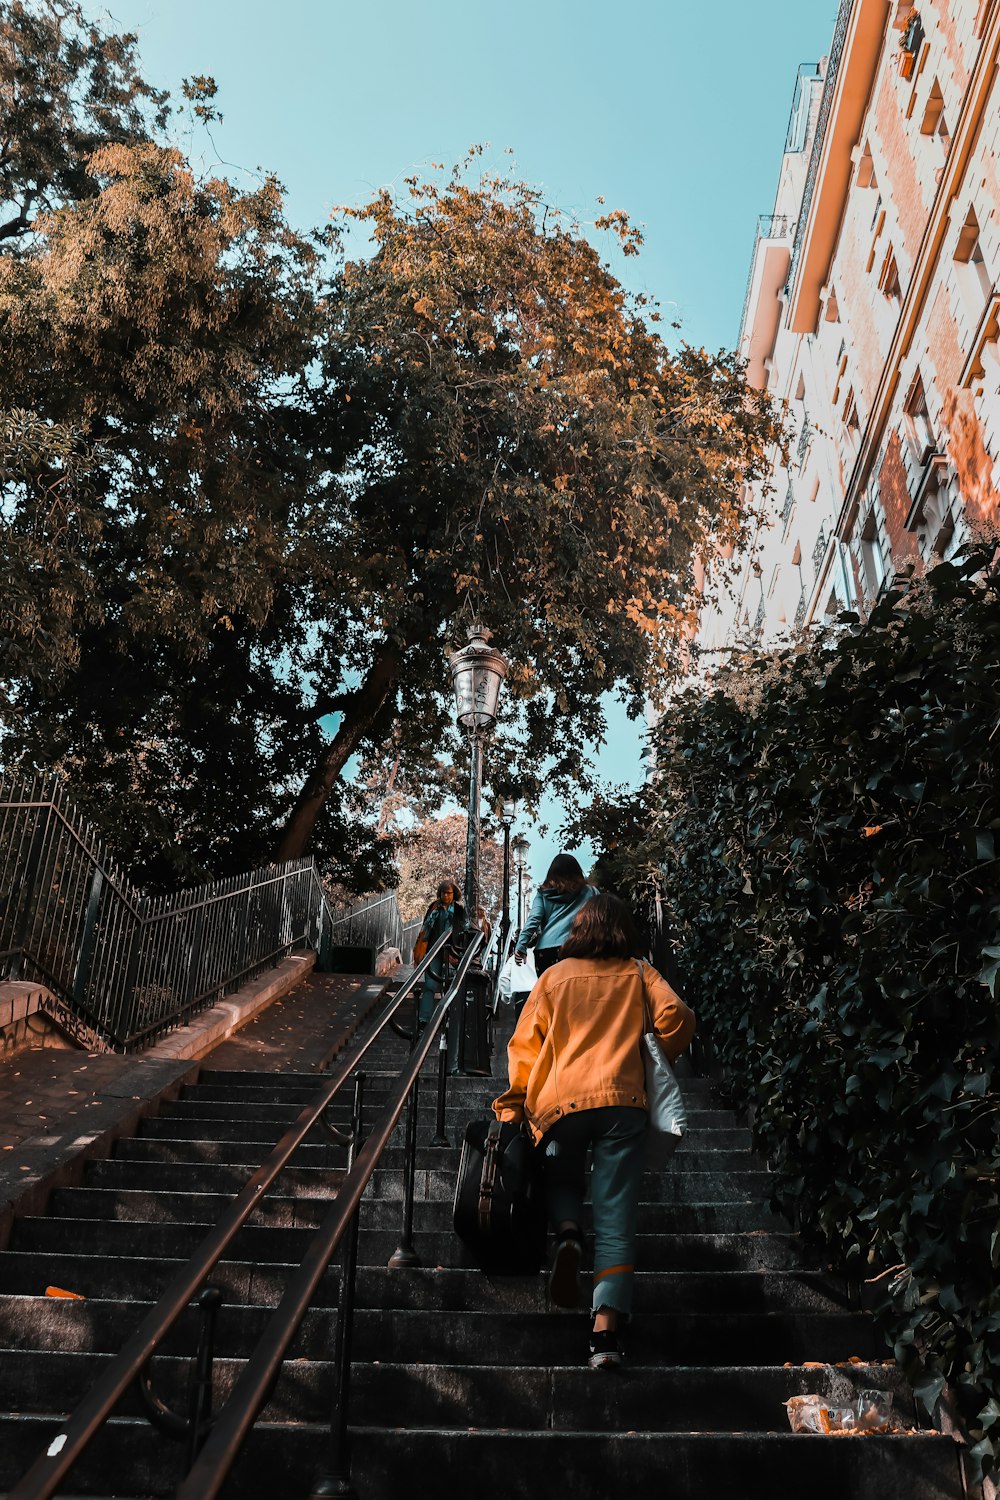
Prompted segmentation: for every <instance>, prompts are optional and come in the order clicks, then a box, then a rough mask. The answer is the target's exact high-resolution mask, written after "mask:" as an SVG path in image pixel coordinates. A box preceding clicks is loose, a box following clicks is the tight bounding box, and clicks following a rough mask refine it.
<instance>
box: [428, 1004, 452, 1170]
mask: <svg viewBox="0 0 1000 1500" xmlns="http://www.w3.org/2000/svg"><path fill="white" fill-rule="evenodd" d="M447 1098H448V1034H447V1031H442V1033H441V1040H440V1042H439V1043H438V1092H437V1122H436V1128H435V1131H434V1139H433V1140H432V1141H431V1145H432V1146H450V1145H451V1142H450V1141H449V1139H448V1137H447V1135H446V1134H445V1128H444V1123H445V1121H444V1112H445V1104H446V1102H447Z"/></svg>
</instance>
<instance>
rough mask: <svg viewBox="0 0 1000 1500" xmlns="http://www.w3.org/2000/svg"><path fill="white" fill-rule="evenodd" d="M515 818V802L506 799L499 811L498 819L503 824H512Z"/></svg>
mask: <svg viewBox="0 0 1000 1500" xmlns="http://www.w3.org/2000/svg"><path fill="white" fill-rule="evenodd" d="M516 817H517V803H516V802H511V801H510V800H509V799H508V800H507V801H506V802H505V803H504V805H503V807H502V808H501V810H500V819H501V821H502V822H504V823H513V821H514V819H515V818H516Z"/></svg>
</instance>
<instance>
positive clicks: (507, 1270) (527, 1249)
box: [455, 1119, 546, 1276]
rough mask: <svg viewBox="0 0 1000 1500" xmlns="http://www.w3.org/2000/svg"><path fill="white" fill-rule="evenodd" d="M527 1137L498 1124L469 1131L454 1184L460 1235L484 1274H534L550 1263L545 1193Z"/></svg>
mask: <svg viewBox="0 0 1000 1500" xmlns="http://www.w3.org/2000/svg"><path fill="white" fill-rule="evenodd" d="M540 1167H541V1163H540V1161H539V1158H538V1155H537V1153H536V1150H535V1147H534V1146H533V1145H532V1143H531V1139H530V1137H529V1136H528V1134H527V1132H526V1131H525V1130H524V1129H522V1127H521V1126H520V1125H510V1124H501V1123H500V1121H499V1120H495V1119H489V1120H472V1121H471V1122H470V1123H469V1124H468V1125H467V1126H466V1127H465V1140H464V1142H463V1144H462V1159H461V1162H460V1163H459V1168H458V1182H457V1183H456V1185H455V1233H456V1234H457V1235H458V1237H459V1239H460V1240H463V1241H464V1242H465V1244H467V1245H468V1246H469V1248H470V1250H471V1251H472V1252H473V1254H474V1255H475V1257H476V1259H477V1260H478V1262H479V1264H480V1265H481V1266H482V1268H483V1270H484V1271H491V1272H493V1273H494V1274H495V1275H498V1276H504V1275H506V1276H530V1275H533V1274H534V1273H535V1272H536V1271H537V1270H538V1268H539V1266H540V1265H541V1263H542V1261H543V1260H544V1258H545V1230H546V1217H545V1188H544V1185H543V1182H542V1176H541V1170H540Z"/></svg>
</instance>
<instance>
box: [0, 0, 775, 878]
mask: <svg viewBox="0 0 1000 1500" xmlns="http://www.w3.org/2000/svg"><path fill="white" fill-rule="evenodd" d="M213 92H214V85H213V84H212V82H211V80H208V79H201V78H196V79H194V80H192V81H189V82H188V83H187V84H186V86H185V93H186V97H187V107H188V108H193V110H194V111H195V113H202V114H203V115H204V114H211V112H212V109H213V107H214V106H213V105H212V104H211V98H212V94H213ZM50 94H51V95H52V96H53V97H54V98H55V100H56V106H55V108H54V109H53V111H52V120H53V122H54V123H53V125H52V128H51V135H50V139H49V140H48V142H47V144H46V143H45V142H43V145H44V149H37V150H36V149H34V147H33V146H31V143H32V142H33V141H35V137H36V135H37V130H38V120H39V118H40V116H41V113H42V112H41V108H40V101H42V100H43V99H44V98H46V97H47V96H48V95H50ZM0 108H2V109H3V110H4V112H5V114H10V117H11V118H12V119H13V120H14V122H15V130H21V131H23V133H24V141H23V142H16V143H15V149H14V150H13V151H12V152H8V153H7V154H6V155H5V158H4V162H3V164H2V168H0V170H2V173H3V175H2V177H0V191H2V193H3V198H4V204H3V205H0V347H2V350H3V352H2V353H0V463H2V465H3V469H2V483H3V494H4V506H3V511H2V518H0V519H2V525H0V569H2V576H3V578H4V580H5V581H6V582H7V583H8V585H9V588H8V592H7V596H6V598H7V601H8V602H7V604H6V605H5V613H6V614H7V615H8V618H7V619H5V622H4V625H5V628H4V631H3V643H2V645H0V653H2V655H0V669H2V675H3V685H4V692H3V698H2V700H0V717H2V735H3V738H2V741H0V745H2V751H3V759H4V761H5V763H6V764H7V765H8V766H12V767H22V768H23V767H32V768H34V767H36V766H46V767H56V768H60V769H62V770H64V771H65V773H66V774H67V775H68V776H69V777H70V779H71V781H72V784H73V787H74V790H75V791H76V792H77V795H79V796H81V797H82V799H83V800H84V801H85V802H86V804H87V808H88V811H89V812H90V814H91V816H97V817H98V820H99V821H101V822H102V823H103V824H105V826H106V827H107V828H108V830H109V832H111V833H112V835H113V839H114V842H115V844H116V846H117V847H118V848H119V850H120V852H121V853H122V855H123V857H125V858H128V859H129V860H130V861H132V862H138V865H139V867H140V874H142V873H145V874H146V876H147V878H154V879H155V878H161V879H165V878H167V876H168V875H170V874H173V873H176V871H177V870H178V869H181V870H183V871H186V872H187V873H194V872H195V871H204V870H210V871H220V870H223V869H226V868H235V867H236V866H237V865H238V864H247V863H249V862H252V861H253V860H256V859H260V858H262V857H266V856H267V855H269V854H272V853H274V852H275V851H277V852H279V853H280V855H281V856H282V857H291V856H293V855H296V854H299V853H302V852H304V851H305V850H306V849H308V848H312V849H314V850H315V851H316V852H317V854H318V855H319V856H320V858H321V860H322V861H324V862H325V863H327V864H328V865H329V866H330V867H331V869H333V871H334V873H335V875H336V876H337V877H338V878H344V876H345V875H349V876H351V877H353V878H355V879H357V880H359V881H360V882H361V883H363V884H364V883H368V884H370V883H371V882H372V881H373V880H375V879H377V878H384V877H385V874H386V860H385V858H384V856H385V854H386V853H387V852H391V851H387V848H386V843H385V840H381V841H380V840H379V839H378V837H377V830H376V829H374V828H371V829H369V828H367V827H366V825H365V820H364V819H363V818H362V819H360V820H359V819H358V818H357V816H356V815H355V814H354V813H353V812H352V810H351V808H350V806H349V799H348V787H347V783H346V778H347V777H348V772H349V771H350V770H352V769H353V768H354V767H355V766H356V764H357V760H358V758H360V761H361V764H362V766H363V769H364V772H365V774H367V775H371V776H375V777H376V778H377V776H378V774H379V768H380V767H381V765H382V764H383V763H386V764H388V763H392V764H394V765H398V764H399V763H400V762H402V764H403V765H404V766H405V768H406V774H407V776H408V778H409V779H410V781H411V782H413V783H421V782H425V783H426V784H427V785H430V786H437V785H440V786H441V788H442V792H443V790H444V789H445V787H446V784H447V781H448V776H447V774H446V773H444V772H443V771H442V767H447V766H449V765H450V764H453V763H454V762H455V761H456V759H458V760H460V757H461V746H460V745H459V744H458V742H457V741H456V737H455V733H454V730H453V729H452V727H451V714H452V710H451V703H450V685H449V678H448V671H447V661H446V658H447V655H448V652H449V651H451V650H453V649H455V648H456V647H457V646H460V645H461V644H463V642H464V638H465V631H466V627H467V626H468V625H469V624H470V623H471V621H472V620H473V619H474V618H477V617H479V618H482V619H483V620H484V621H485V622H486V623H487V624H488V625H489V627H490V628H491V630H492V631H493V634H494V639H495V641H496V643H497V644H498V645H499V646H500V647H501V648H502V649H503V651H504V653H505V654H506V655H507V656H508V657H509V659H510V661H511V673H510V676H509V678H508V687H507V690H506V693H505V699H504V703H505V708H504V712H503V717H502V721H501V724H500V726H499V729H498V736H499V741H500V744H499V746H498V748H497V750H496V751H495V752H494V753H493V754H491V756H490V757H489V766H490V768H492V769H491V771H490V774H491V775H492V778H493V785H492V788H491V790H492V792H493V793H494V794H497V795H502V794H503V793H504V792H505V791H508V790H511V789H513V788H514V787H516V788H517V790H518V791H520V793H521V794H522V795H524V796H526V797H527V798H528V799H529V800H531V799H532V798H533V797H536V796H537V795H538V793H539V792H540V790H541V784H542V780H543V778H544V779H547V781H548V784H549V785H550V786H553V787H555V788H556V789H557V790H566V789H568V788H569V787H570V786H571V785H573V784H575V783H578V782H579V781H580V780H581V778H586V775H587V766H586V763H585V759H584V756H583V752H582V748H581V747H582V745H583V743H584V742H585V741H586V740H599V739H600V738H601V736H602V733H603V729H604V719H603V710H602V705H601V700H602V696H603V695H605V694H607V693H609V692H617V693H618V694H619V696H621V697H622V698H623V699H624V700H625V701H626V702H627V703H628V705H629V707H630V708H631V710H633V711H634V712H640V711H641V709H642V707H643V704H644V703H645V701H646V700H647V699H649V698H652V699H653V700H654V701H656V700H660V699H662V696H663V694H664V692H665V691H666V689H667V688H668V686H669V684H670V682H671V680H672V678H673V677H674V676H675V674H676V671H677V667H678V661H679V659H680V658H681V657H682V655H683V645H684V641H685V639H686V637H687V634H688V632H689V630H690V626H691V623H692V619H693V610H694V606H695V601H696V597H697V596H696V584H695V565H696V560H697V559H698V557H699V556H704V555H706V554H707V553H709V552H712V551H714V550H716V549H717V548H718V547H719V546H720V545H723V544H726V543H733V542H736V541H737V540H738V539H739V536H740V534H741V531H742V529H743V527H744V526H745V525H746V523H747V519H748V518H747V517H746V516H745V515H744V513H743V511H742V509H741V506H742V496H743V494H744V485H745V483H746V481H747V480H748V479H754V478H757V477H758V476H760V475H761V474H762V473H763V472H764V470H765V467H766V465H765V458H766V453H767V450H768V448H769V447H770V446H771V445H772V444H773V442H774V441H775V440H776V439H777V438H778V437H779V435H780V434H779V422H778V420H777V418H776V416H775V413H774V412H773V410H772V409H771V407H770V406H769V404H768V402H767V401H766V399H765V398H764V397H763V396H762V395H761V394H760V393H758V392H755V391H752V390H750V389H749V388H748V387H747V386H746V384H745V382H744V380H743V378H742V372H741V369H740V366H739V364H738V361H737V360H736V359H735V357H734V356H732V355H728V354H724V353H723V354H717V355H710V354H708V353H706V352H705V351H704V350H696V349H692V348H690V347H688V346H685V345H680V346H679V348H678V349H671V348H670V347H669V346H668V345H667V343H666V342H665V341H664V340H663V339H662V338H661V336H660V334H659V332H658V329H657V326H656V312H655V308H653V307H651V306H650V305H648V304H646V303H645V302H644V300H643V299H642V298H641V297H639V298H637V297H633V296H630V295H629V294H628V293H627V292H626V291H625V289H624V288H623V287H622V285H621V284H620V282H619V281H618V280H617V279H616V277H615V276H614V275H613V273H612V272H611V270H610V269H609V267H608V265H607V263H606V261H605V260H604V259H603V258H602V256H601V254H600V253H599V251H598V249H597V248H596V245H595V243H592V240H591V238H589V237H588V234H587V233H585V232H584V228H583V226H581V225H579V224H577V223H576V222H575V221H572V220H569V219H567V218H565V217H563V216H562V215H560V214H559V213H558V212H557V211H555V210H554V209H553V208H552V207H551V206H549V205H547V204H546V203H545V201H544V199H543V197H542V195H541V194H540V193H539V192H538V191H537V190H535V189H533V188H529V187H528V186H526V185H525V184H524V183H521V182H519V181H518V180H517V179H516V177H514V176H504V175H496V174H490V173H488V172H486V171H484V170H483V169H482V164H481V162H480V161H479V160H478V158H477V154H476V153H471V154H470V157H469V158H468V159H467V160H466V161H465V162H463V163H462V164H460V166H459V167H458V168H456V169H455V170H454V171H453V172H451V173H450V174H447V173H445V174H442V173H435V174H432V175H431V176H430V177H429V178H427V179H417V178H415V179H413V180H411V181H410V182H409V183H408V184H407V185H406V192H405V193H404V195H403V196H402V197H401V198H400V199H397V198H395V197H394V196H392V195H391V194H389V193H388V192H380V193H377V194H376V195H375V196H374V198H373V199H372V201H371V202H370V203H368V204H366V205H364V206H362V207H359V208H351V209H349V210H347V211H345V213H344V214H342V215H341V216H340V217H339V218H337V219H335V220H334V222H333V223H332V224H331V225H328V226H326V227H325V228H324V229H323V230H322V231H321V232H318V233H315V234H304V233H301V232H299V231H297V230H296V229H294V228H293V227H292V226H291V225H290V224H289V223H288V222H287V219H286V218H285V215H284V209H283V202H282V193H281V189H280V185H279V184H278V182H277V181H276V180H274V179H268V180H266V181H264V182H263V183H255V184H254V186H253V187H252V188H250V189H246V190H245V189H243V188H242V187H240V186H238V185H237V184H234V182H232V181H231V180H229V179H227V178H225V177H223V176H221V175H220V176H217V177H209V178H199V177H198V176H197V175H196V174H195V172H194V171H193V170H192V168H191V165H190V163H189V162H188V161H187V160H186V159H185V158H184V156H183V154H182V153H181V152H180V151H179V150H178V149H177V148H176V146H175V145H174V144H173V143H172V141H171V139H170V135H169V118H170V116H169V113H168V111H169V108H170V106H169V103H168V101H167V99H166V96H164V95H162V94H160V93H158V92H157V91H154V90H153V89H151V88H150V87H149V86H148V85H146V84H145V83H144V81H143V80H142V78H141V75H140V72H139V68H138V61H137V58H136V53H135V40H134V38H129V37H118V36H113V35H110V34H106V33H104V32H102V31H101V30H100V29H99V28H98V27H97V26H96V25H94V24H92V23H91V22H89V21H88V20H87V19H86V17H85V15H84V14H83V12H82V11H81V10H80V8H79V7H78V6H77V5H76V4H74V3H71V0H38V3H35V4H32V5H26V4H23V3H19V0H4V3H0ZM32 121H34V122H35V124H34V125H33V124H32ZM18 122H23V123H20V124H19V123H18ZM29 147H30V149H29ZM345 221H348V222H350V221H356V222H359V223H360V224H361V226H362V227H364V228H366V229H367V230H368V231H369V233H370V236H371V249H370V253H367V254H366V255H364V256H362V257H359V258H357V259H347V258H345V255H344V253H343V235H342V232H341V226H342V225H343V223H344V222H345ZM589 232H590V233H592V234H593V235H594V237H595V239H596V237H597V236H598V235H599V234H601V233H602V232H603V233H606V234H610V235H611V237H612V240H611V243H613V244H618V245H620V246H621V248H622V249H623V250H624V252H625V253H626V254H631V253H633V252H635V251H637V249H638V244H639V236H638V234H637V233H636V231H635V230H634V229H633V228H632V227H631V226H630V225H629V223H628V220H627V219H626V218H625V216H624V215H622V214H619V213H610V214H603V215H601V216H599V217H598V219H597V220H596V221H595V224H594V225H593V226H592V228H591V230H590V231H589ZM497 768H500V769H497Z"/></svg>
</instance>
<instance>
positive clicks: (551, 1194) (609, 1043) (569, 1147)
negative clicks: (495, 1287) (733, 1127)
mask: <svg viewBox="0 0 1000 1500" xmlns="http://www.w3.org/2000/svg"><path fill="white" fill-rule="evenodd" d="M637 944H638V937H637V934H636V931H635V928H634V926H633V924H632V920H631V917H630V915H629V911H628V907H627V906H626V905H625V903H624V901H620V900H619V899H618V898H617V896H596V897H594V898H593V899H592V900H590V901H588V902H587V903H586V905H585V906H583V907H581V909H580V911H579V912H578V913H577V916H576V918H575V920H574V923H573V928H572V931H571V933H570V936H569V938H568V939H567V940H566V942H565V944H564V945H563V949H562V958H561V959H560V961H559V962H558V963H556V964H555V965H553V967H552V968H550V969H547V970H546V971H545V973H544V974H542V975H541V976H540V977H539V979H538V982H537V984H536V985H535V987H534V989H533V990H532V992H531V995H530V996H529V998H528V1002H527V1004H526V1005H525V1007H524V1010H523V1011H522V1012H521V1016H520V1019H519V1021H518V1023H517V1027H516V1028H515V1031H514V1035H513V1036H512V1037H511V1040H510V1045H509V1047H508V1049H507V1057H508V1063H509V1068H510V1088H509V1089H508V1090H507V1092H506V1093H505V1094H501V1096H500V1098H499V1099H497V1100H495V1101H494V1105H493V1109H494V1112H495V1113H496V1115H497V1117H498V1119H500V1120H510V1121H515V1122H518V1121H521V1120H526V1121H527V1123H528V1127H529V1129H530V1131H531V1134H532V1137H533V1138H534V1140H535V1142H536V1144H539V1145H540V1147H541V1149H542V1150H543V1152H544V1157H543V1162H544V1171H545V1187H546V1193H547V1196H548V1207H549V1218H550V1219H551V1221H552V1226H553V1228H554V1229H555V1231H556V1248H555V1258H554V1260H553V1265H552V1272H551V1275H550V1277H549V1295H550V1297H551V1299H552V1301H553V1302H554V1303H555V1304H556V1305H557V1306H559V1307H576V1306H577V1305H578V1303H579V1295H580V1287H579V1270H580V1261H581V1258H582V1255H583V1241H582V1234H581V1228H580V1226H581V1221H582V1217H583V1198H584V1173H585V1166H586V1157H587V1150H588V1148H590V1149H592V1151H593V1173H592V1178H591V1196H592V1199H593V1207H594V1295H593V1304H592V1306H593V1324H592V1331H591V1336H590V1358H589V1363H590V1366H591V1368H592V1369H595V1370H598V1369H610V1368H613V1367H614V1366H616V1365H619V1364H621V1360H622V1350H621V1346H620V1343H619V1340H618V1322H619V1317H620V1316H622V1315H623V1314H627V1313H629V1312H630V1310H631V1306H632V1281H633V1273H634V1270H635V1236H636V1219H637V1215H638V1207H639V1190H640V1186H641V1182H642V1171H643V1148H644V1145H645V1135H646V1128H647V1124H648V1118H647V1108H646V1092H645V1077H644V1072H643V1062H642V1053H641V1051H640V1047H639V1040H640V1037H641V1035H642V1032H643V1030H644V1019H643V1018H644V1005H643V996H644V995H645V1007H646V1008H647V1009H648V1011H649V1014H650V1016H651V1018H652V1022H653V1026H654V1028H655V1030H656V1032H657V1034H658V1035H659V1037H660V1041H661V1042H662V1044H663V1049H664V1051H665V1053H666V1054H667V1056H668V1057H669V1058H670V1060H671V1062H675V1061H676V1060H677V1058H678V1057H679V1056H680V1054H681V1053H682V1052H683V1051H684V1049H685V1048H686V1047H687V1045H688V1043H689V1042H690V1040H691V1038H692V1036H693V1035H694V1028H695V1020H694V1014H693V1012H692V1011H690V1010H689V1009H688V1007H687V1006H686V1005H685V1004H684V1001H683V1000H681V999H680V997H679V996H678V995H676V994H675V993H674V991H673V990H672V989H671V988H670V986H669V985H668V984H667V982H666V980H665V979H663V978H662V976H661V975H660V974H658V973H657V972H656V970H655V969H654V968H652V967H651V966H650V965H649V964H644V963H641V962H640V961H639V960H638V959H637V958H636V952H637Z"/></svg>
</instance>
